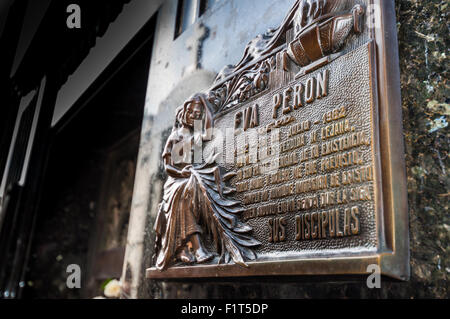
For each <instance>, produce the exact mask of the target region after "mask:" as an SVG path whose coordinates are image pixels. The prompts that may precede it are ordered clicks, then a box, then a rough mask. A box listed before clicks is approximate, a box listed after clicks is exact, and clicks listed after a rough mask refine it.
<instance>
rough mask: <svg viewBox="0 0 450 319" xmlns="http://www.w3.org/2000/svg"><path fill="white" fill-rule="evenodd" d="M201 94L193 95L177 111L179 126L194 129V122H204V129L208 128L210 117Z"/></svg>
mask: <svg viewBox="0 0 450 319" xmlns="http://www.w3.org/2000/svg"><path fill="white" fill-rule="evenodd" d="M206 103H207V102H206V99H205V97H204V95H203V94H201V93H199V94H195V95H194V96H192V97H191V98H190V99H188V100H187V101H186V102H185V103H184V104H183V105H182V106H181V107H180V108H179V109H178V110H177V122H178V124H179V126H183V127H187V128H194V124H195V121H205V122H206V125H205V127H204V128H205V129H207V128H208V127H210V126H211V125H210V123H211V115H210V112H209V109H208V107H207V104H206Z"/></svg>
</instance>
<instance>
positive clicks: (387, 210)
mask: <svg viewBox="0 0 450 319" xmlns="http://www.w3.org/2000/svg"><path fill="white" fill-rule="evenodd" d="M370 3H371V4H373V5H375V6H378V7H379V8H380V10H379V12H376V13H378V14H379V16H377V17H376V20H378V21H379V27H378V28H374V27H371V28H370V30H371V38H372V44H370V47H371V50H370V52H371V54H370V60H371V65H370V68H371V73H372V76H373V79H374V83H375V85H374V86H373V87H372V91H373V101H374V102H375V103H377V104H378V108H377V109H376V110H377V111H378V114H376V115H375V116H374V118H372V123H371V125H372V126H373V128H374V130H373V132H374V134H376V135H378V137H377V138H375V139H374V141H377V142H378V143H379V145H378V146H375V143H373V146H372V147H374V148H378V150H379V154H377V153H376V152H373V157H374V158H373V160H374V166H375V167H376V168H377V169H376V170H375V171H376V172H377V173H378V174H381V176H377V178H376V181H377V182H378V184H377V185H375V187H374V192H375V201H374V202H375V205H381V206H382V207H380V208H381V210H379V211H382V212H383V214H382V215H381V216H378V215H379V214H377V220H376V224H377V227H378V229H377V234H378V240H379V248H378V251H377V252H375V253H371V254H367V253H365V254H364V253H363V254H361V255H352V256H342V257H341V256H340V257H327V256H324V257H317V258H315V257H314V258H303V259H302V258H295V259H293V258H291V259H289V258H280V259H274V260H270V261H253V262H248V265H249V267H248V268H244V267H241V266H239V265H236V264H219V265H195V266H177V267H173V268H168V269H166V270H165V271H163V272H160V271H158V270H156V269H155V268H149V269H147V272H146V276H147V278H150V279H153V280H159V279H163V280H164V279H177V280H182V279H193V278H236V277H260V276H310V275H314V276H315V275H367V274H368V272H367V267H368V266H369V265H371V264H376V265H378V266H379V267H380V269H381V274H382V275H385V276H388V277H391V278H395V279H398V280H408V279H409V277H410V266H409V230H408V229H409V218H408V207H407V187H406V169H405V163H404V141H403V130H402V108H401V95H400V70H399V61H398V43H397V28H396V17H395V7H394V2H393V1H382V0H372V1H370ZM372 109H375V108H372ZM372 116H373V114H372ZM380 168H381V169H380Z"/></svg>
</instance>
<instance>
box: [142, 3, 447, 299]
mask: <svg viewBox="0 0 450 319" xmlns="http://www.w3.org/2000/svg"><path fill="white" fill-rule="evenodd" d="M396 10H397V19H398V36H399V53H400V64H401V85H402V99H403V116H404V122H403V125H404V134H405V142H406V143H405V144H406V150H405V153H406V165H407V176H408V201H409V214H410V247H411V279H410V280H409V281H408V282H392V281H387V280H383V281H382V287H381V289H368V288H367V286H366V283H365V281H364V280H363V281H361V280H360V281H353V282H350V283H349V282H346V283H345V282H332V281H327V282H311V281H309V282H289V280H288V279H285V281H284V282H282V283H280V282H276V280H272V281H269V282H267V281H264V283H263V282H258V281H253V282H252V281H248V282H247V281H245V282H239V283H238V282H215V283H211V282H206V281H202V282H195V283H194V282H191V283H188V282H184V283H150V284H149V283H148V282H147V283H146V284H145V285H146V289H147V291H146V292H143V293H141V294H140V297H153V298H408V299H409V298H448V297H449V293H448V282H447V280H448V275H449V273H450V263H449V256H448V255H449V254H448V253H449V248H448V243H449V225H450V221H449V215H448V195H449V177H448V167H449V165H448V162H449V159H448V151H449V133H448V128H447V127H446V125H447V124H446V121H447V120H448V116H449V115H450V114H449V113H450V107H449V104H448V96H449V94H448V86H447V72H448V71H447V68H446V66H447V65H448V59H447V56H448V49H447V48H448V47H450V46H449V39H448V34H449V30H448V26H447V19H448V1H438V0H433V1H417V0H398V1H396Z"/></svg>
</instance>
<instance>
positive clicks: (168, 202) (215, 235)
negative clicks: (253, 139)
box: [155, 133, 260, 270]
mask: <svg viewBox="0 0 450 319" xmlns="http://www.w3.org/2000/svg"><path fill="white" fill-rule="evenodd" d="M175 143H180V139H179V138H177V137H176V133H172V135H171V136H170V137H169V139H168V141H167V144H166V147H165V150H164V153H163V158H165V157H167V156H169V155H170V154H171V151H172V148H173V145H174V144H175ZM172 164H173V163H172ZM186 165H187V164H178V165H173V166H174V167H176V168H177V169H179V170H182V169H183V168H184V167H185V166H186ZM232 192H234V189H231V188H229V187H227V186H225V184H224V180H223V178H222V177H221V174H220V170H219V167H218V166H217V165H216V164H215V163H214V161H212V163H210V164H208V163H205V164H201V165H193V167H192V168H191V174H190V176H189V177H179V176H176V177H175V176H170V175H169V177H168V179H167V181H166V183H165V185H164V195H163V200H162V202H161V203H160V205H159V211H158V216H157V218H156V222H155V231H156V234H157V238H156V258H157V259H156V267H157V268H158V269H159V270H164V269H166V268H167V267H169V266H170V265H171V264H173V262H174V261H175V258H176V256H177V254H178V253H179V252H180V251H181V250H182V249H183V248H184V247H185V246H186V244H187V242H188V241H189V239H190V237H191V236H192V235H193V234H196V233H197V234H203V233H204V231H205V232H206V233H207V234H209V235H210V236H211V239H212V240H213V243H214V244H215V246H216V250H217V252H218V253H220V259H219V262H225V263H228V262H230V260H231V259H233V261H234V262H235V263H237V264H240V265H243V266H247V264H246V263H245V261H246V260H253V259H255V258H256V255H255V253H254V252H253V251H252V249H251V247H254V246H256V245H259V244H260V243H259V242H258V241H257V240H255V239H253V238H252V237H251V236H249V235H248V234H247V233H248V232H250V231H251V230H252V229H251V227H249V226H247V225H245V224H244V223H242V222H241V221H240V220H239V215H240V214H241V213H242V211H243V209H242V207H241V205H240V202H238V201H235V200H232V199H230V198H228V197H227V195H228V194H230V193H232ZM200 225H201V226H202V227H201V226H200Z"/></svg>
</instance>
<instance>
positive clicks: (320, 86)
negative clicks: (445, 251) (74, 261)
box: [147, 0, 409, 280]
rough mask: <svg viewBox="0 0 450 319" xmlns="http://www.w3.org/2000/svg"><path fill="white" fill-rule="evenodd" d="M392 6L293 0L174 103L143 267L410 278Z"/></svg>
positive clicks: (177, 273) (152, 272)
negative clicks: (207, 82) (276, 21)
mask: <svg viewBox="0 0 450 319" xmlns="http://www.w3.org/2000/svg"><path fill="white" fill-rule="evenodd" d="M374 8H378V9H379V10H375V9H374ZM393 10H394V9H393V4H392V3H391V2H389V1H375V0H339V1H338V0H297V1H295V3H294V5H293V7H292V9H291V10H290V11H289V12H288V14H287V15H286V17H285V19H284V20H283V21H282V23H281V25H280V26H279V27H278V28H276V29H272V30H269V31H268V32H266V33H265V34H263V35H259V36H258V37H256V38H255V39H254V40H252V41H251V42H250V43H249V44H248V45H247V46H246V48H245V51H244V55H243V57H242V59H241V60H240V61H239V63H237V64H236V65H229V66H227V67H225V68H224V69H223V70H222V71H221V72H220V73H219V74H218V76H217V78H216V79H215V81H214V83H213V85H212V86H211V88H210V89H209V90H208V91H207V92H203V93H197V94H195V95H193V96H192V97H191V98H190V99H189V100H187V101H186V102H185V103H184V104H183V105H181V106H180V107H179V108H178V109H177V111H176V116H175V118H176V119H175V123H174V125H173V129H172V133H171V134H170V136H169V138H168V140H167V142H166V145H165V148H164V151H163V154H162V159H163V161H164V167H165V171H166V173H167V175H168V177H167V180H166V182H165V185H164V193H163V199H162V201H161V203H160V205H159V211H158V213H157V218H156V221H155V224H154V230H155V232H156V240H155V250H154V252H155V253H154V258H153V267H152V268H150V269H148V270H147V276H148V277H149V278H152V279H158V278H159V279H167V278H196V277H218V276H220V277H240V276H270V275H320V274H323V275H345V274H348V275H350V274H351V275H364V274H366V273H367V271H368V270H367V269H368V266H370V265H376V266H378V267H380V269H381V273H382V274H384V275H388V276H391V277H394V278H398V279H403V280H406V279H407V278H408V277H409V267H408V256H409V255H408V231H407V227H408V226H407V225H408V217H407V207H406V191H405V190H406V187H405V173H404V162H403V154H402V149H403V148H402V145H403V144H402V143H403V141H402V139H401V136H402V130H401V126H400V125H399V123H401V109H400V94H399V80H398V78H399V71H398V60H397V47H396V37H395V31H396V29H395V19H393ZM374 21H375V22H374ZM376 21H378V23H381V25H376ZM387 35H389V36H388V37H389V40H388V38H387Z"/></svg>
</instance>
